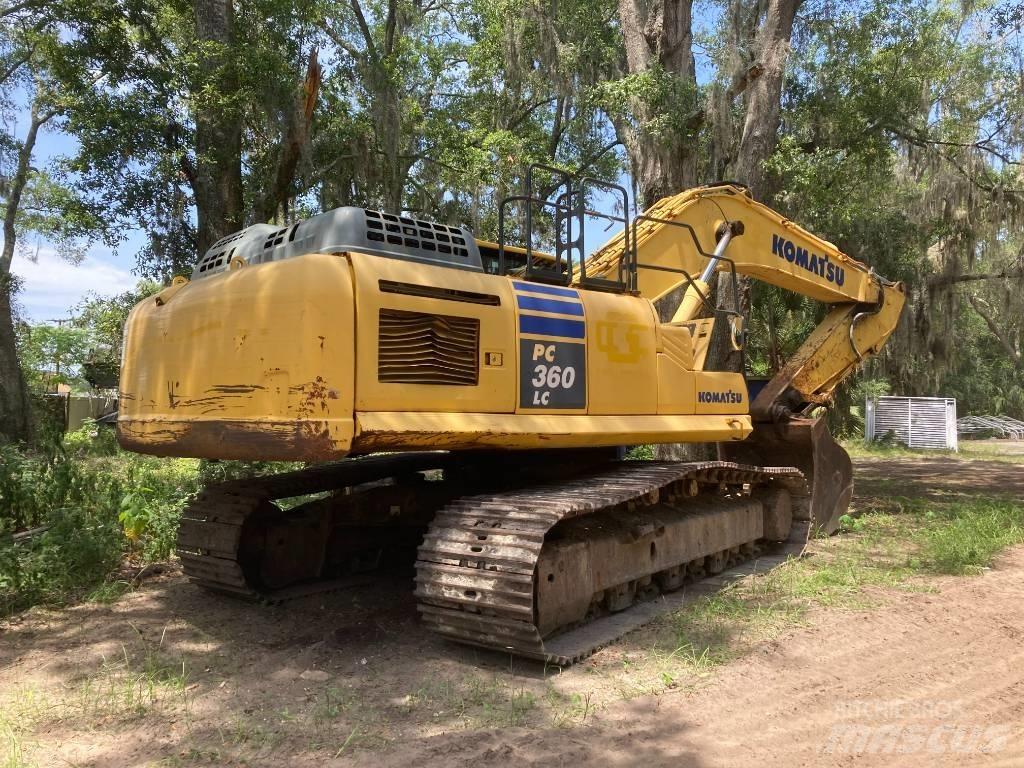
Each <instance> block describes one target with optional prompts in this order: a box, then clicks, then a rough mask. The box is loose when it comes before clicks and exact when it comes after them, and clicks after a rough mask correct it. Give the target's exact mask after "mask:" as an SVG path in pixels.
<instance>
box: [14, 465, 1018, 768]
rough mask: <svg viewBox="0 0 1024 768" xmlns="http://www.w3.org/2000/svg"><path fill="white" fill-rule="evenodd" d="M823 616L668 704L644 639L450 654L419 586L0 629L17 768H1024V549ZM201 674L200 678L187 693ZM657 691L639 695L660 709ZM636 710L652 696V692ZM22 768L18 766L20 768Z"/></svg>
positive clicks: (991, 468) (898, 470) (123, 602)
mask: <svg viewBox="0 0 1024 768" xmlns="http://www.w3.org/2000/svg"><path fill="white" fill-rule="evenodd" d="M858 476H860V477H862V478H864V479H865V480H867V482H866V483H864V484H863V486H864V488H865V492H866V493H868V492H871V493H876V494H877V493H885V492H889V484H895V485H896V486H898V488H899V492H900V493H901V494H903V495H917V494H931V493H942V494H950V493H953V494H955V493H970V492H972V491H976V490H977V489H978V488H980V487H987V488H998V489H1000V490H1001V491H1004V492H1006V493H1009V494H1013V495H1018V496H1024V466H1015V465H1011V464H996V463H989V462H973V461H972V462H960V461H958V460H956V459H930V460H920V461H898V462H897V461H878V460H874V461H863V462H858ZM931 586H932V587H934V588H933V589H930V590H923V591H914V592H907V591H897V590H881V591H880V594H879V595H878V597H879V601H878V602H879V607H876V608H873V609H872V610H866V611H849V610H844V611H836V610H826V609H816V610H814V611H812V613H811V614H810V616H808V617H806V618H805V620H804V621H803V622H802V623H801V625H799V626H795V627H793V628H792V629H790V630H788V631H786V632H785V633H783V635H782V636H780V637H776V638H775V639H773V640H771V641H767V642H764V643H762V644H761V645H759V646H758V647H757V649H756V650H755V651H754V652H753V653H752V654H750V655H748V656H746V657H744V658H742V659H740V660H738V661H733V662H731V663H728V664H726V665H724V666H721V667H718V668H716V669H714V670H712V671H710V672H706V671H705V672H702V671H700V670H699V669H698V670H696V671H694V672H693V673H692V675H691V676H690V677H687V678H686V679H682V680H680V681H679V683H678V684H675V683H673V684H672V686H671V687H668V688H666V687H665V685H663V684H656V685H655V684H652V685H650V686H649V688H648V687H647V686H646V683H645V682H644V680H645V676H646V677H649V676H651V675H652V674H653V675H655V676H657V675H659V674H664V672H663V670H664V669H665V667H662V666H652V665H651V664H650V662H649V661H645V660H648V659H649V657H650V647H649V646H647V645H646V644H645V643H646V642H647V641H646V640H645V639H644V637H643V633H635V634H634V635H631V636H628V637H626V638H624V639H623V640H622V641H621V642H620V643H618V644H617V645H616V646H614V647H612V648H609V649H605V650H603V651H601V652H600V653H598V654H597V655H596V656H595V657H594V658H593V659H591V660H589V661H588V662H586V663H584V664H580V665H577V666H576V667H574V668H572V669H569V670H565V671H562V672H561V673H559V672H558V671H557V670H545V669H543V668H542V667H540V666H539V665H534V664H528V663H522V662H516V661H510V660H509V659H508V657H503V656H501V655H498V654H488V653H482V652H477V651H474V650H471V649H464V648H461V647H458V646H455V645H451V644H448V643H445V642H442V641H440V640H437V639H435V638H433V637H431V636H429V635H428V634H426V633H425V632H424V631H422V630H421V629H420V627H419V625H418V623H417V620H416V614H415V609H414V605H413V601H412V598H411V594H410V592H409V586H408V581H407V580H406V579H405V578H404V577H401V576H399V575H395V576H394V577H392V578H389V579H387V580H384V581H383V582H380V583H376V584H373V585H367V586H366V587H362V588H357V589H353V590H350V591H347V592H344V593H337V594H333V595H328V596H322V597H319V598H311V599H306V600H303V601H299V602H295V603H291V604H289V605H287V606H282V607H275V608H259V607H255V606H250V605H245V604H239V603H236V602H233V601H230V600H226V599H222V598H218V597H215V596H211V595H207V594H204V593H201V592H200V591H199V590H197V589H196V588H194V587H193V586H192V585H190V584H189V583H187V582H186V581H185V580H184V579H183V578H182V577H181V575H180V574H179V573H178V572H177V571H176V570H175V569H173V568H171V569H168V570H167V571H166V572H164V573H161V574H157V575H155V576H154V577H153V578H152V579H148V580H146V581H145V582H143V584H142V586H141V587H140V588H139V589H138V590H136V591H135V592H132V593H131V594H128V595H125V596H124V597H122V598H121V599H120V600H118V601H117V602H115V603H113V604H111V605H97V604H89V605H81V606H77V607H74V608H71V609H67V610H63V611H45V610H33V611H30V612H28V613H27V614H24V615H22V616H20V617H18V618H17V619H16V620H13V621H11V622H8V623H6V624H3V625H0V706H2V707H3V709H2V710H0V756H2V755H3V751H4V750H5V749H6V750H7V751H8V752H9V753H10V756H9V757H8V760H9V763H8V764H13V765H19V764H20V763H18V762H17V759H21V760H23V761H24V763H26V764H38V765H75V766H146V765H165V766H172V765H243V764H247V765H254V766H313V765H318V766H319V765H339V766H342V765H367V766H369V765H383V766H403V768H404V766H420V765H438V766H442V765H443V766H448V765H469V764H473V765H478V766H479V765H482V766H501V765H517V766H524V765H538V766H540V765H543V766H548V765H566V766H568V765H608V766H627V765H629V766H632V765H638V764H644V765H646V766H661V765H665V766H668V765H672V766H709V767H710V766H746V765H757V766H774V765H780V766H782V765H786V766H797V765H837V766H849V765H858V766H859V765H869V766H875V765H877V766H883V765H884V766H889V765H929V766H930V765H950V766H952V765H958V766H959V765H1007V766H1009V765H1021V764H1024V644H1022V639H1024V612H1022V611H1021V610H1020V608H1021V606H1022V605H1024V549H1018V550H1014V551H1011V552H1008V553H1007V554H1006V555H1004V556H1003V557H1002V558H1001V559H1000V560H999V561H998V563H997V565H996V567H994V568H993V569H991V570H990V571H987V572H986V573H985V574H984V575H982V576H979V577H973V578H962V579H955V578H947V579H936V580H934V581H933V582H931ZM182 670H184V674H182ZM648 689H649V690H651V691H656V692H657V694H656V695H653V694H648V695H643V694H644V691H645V690H648ZM638 694H640V695H638ZM12 757H13V758H15V759H11V758H12Z"/></svg>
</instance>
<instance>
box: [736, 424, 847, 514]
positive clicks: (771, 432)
mask: <svg viewBox="0 0 1024 768" xmlns="http://www.w3.org/2000/svg"><path fill="white" fill-rule="evenodd" d="M719 454H720V455H721V457H722V459H724V460H727V461H736V462H740V463H743V464H754V465H756V466H761V467H769V466H770V467H796V468H797V469H799V470H800V471H801V472H803V474H804V477H805V478H806V479H807V485H808V488H809V490H810V492H811V497H810V498H811V503H810V510H809V514H810V520H811V524H812V528H813V529H814V531H816V532H817V533H820V534H832V533H835V532H836V530H838V528H839V518H840V517H842V516H843V514H844V513H845V512H846V510H847V508H848V507H849V506H850V499H851V498H852V497H853V462H851V461H850V455H849V454H848V453H847V452H846V451H845V450H844V449H843V447H842V446H841V445H839V444H838V443H837V442H836V441H835V439H834V438H833V437H832V434H831V433H830V432H829V431H828V426H827V425H826V424H825V420H824V419H806V418H793V419H791V420H789V421H786V422H782V423H778V424H772V423H756V422H755V424H754V432H753V433H752V434H751V435H750V436H749V437H748V438H747V439H746V440H744V441H743V442H739V443H719ZM805 514H806V513H805ZM794 516H797V517H799V511H798V510H794Z"/></svg>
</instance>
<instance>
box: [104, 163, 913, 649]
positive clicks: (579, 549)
mask: <svg viewBox="0 0 1024 768" xmlns="http://www.w3.org/2000/svg"><path fill="white" fill-rule="evenodd" d="M542 186H544V187H545V190H547V191H545V190H541V189H540V188H541V187H542ZM552 189H553V190H554V191H551V190H552ZM539 190H540V191H539ZM595 195H605V196H609V195H611V196H613V197H615V198H616V199H617V200H618V205H617V207H616V210H618V211H628V210H629V201H628V196H627V194H626V191H625V190H624V189H622V188H621V187H619V186H616V185H612V184H604V183H602V182H598V181H595V180H591V179H573V178H570V177H568V176H566V175H565V174H563V173H562V172H561V171H558V170H557V169H552V168H545V167H542V166H538V167H533V168H531V169H530V172H529V174H528V176H527V183H526V192H525V193H524V194H523V195H518V196H516V197H512V198H508V199H506V200H505V201H503V202H502V204H501V206H500V213H499V238H498V242H497V243H491V242H486V241H483V240H477V239H475V238H474V237H473V236H472V234H471V233H470V232H469V231H467V230H466V229H464V228H461V227H456V226H450V225H448V224H441V223H437V222H430V221H425V220H421V219H417V218H414V217H411V216H404V215H398V214H391V213H386V212H381V211H374V210H367V209H363V208H356V207H345V208H339V209H336V210H332V211H328V212H326V213H323V214H320V215H318V216H314V217H312V218H310V219H306V220H304V221H300V222H296V223H293V224H289V225H287V226H273V225H268V224H257V225H254V226H250V227H248V228H246V229H244V230H242V231H241V232H238V233H236V234H233V235H231V236H229V237H226V238H224V239H222V240H221V241H219V242H217V243H216V244H214V245H213V247H211V248H210V249H209V250H208V251H207V253H206V254H204V255H203V257H202V258H201V259H200V261H199V263H198V264H197V265H196V266H195V269H194V271H193V273H192V275H191V278H190V279H185V278H176V279H175V280H174V281H173V283H172V284H171V285H170V286H169V287H167V288H165V289H164V290H163V291H162V292H160V293H159V294H157V295H156V296H155V297H152V298H149V299H146V300H145V301H143V302H142V303H141V304H139V305H138V306H137V307H135V308H134V309H133V310H132V312H131V314H130V316H129V318H128V322H127V324H126V328H125V344H124V358H123V364H122V369H121V380H120V410H119V415H118V422H117V427H118V437H119V440H120V443H121V445H122V446H124V447H125V448H127V449H130V450H133V451H138V452H142V453H149V454H155V455H160V456H190V457H201V458H207V459H246V460H261V461H266V460H279V461H293V462H307V463H308V464H307V466H306V467H305V468H304V469H298V470H294V471H289V472H284V473H281V474H277V475H271V476H267V477H258V478H253V479H248V480H233V481H227V482H221V483H218V484H212V485H209V486H207V487H206V488H204V489H203V490H202V491H201V492H200V493H199V494H198V495H197V497H196V498H195V500H194V501H193V502H192V503H191V504H190V506H189V507H188V508H187V509H186V510H185V512H184V513H183V517H182V521H181V528H180V533H179V538H178V553H179V555H180V558H181V562H182V564H183V568H184V571H185V573H186V574H187V575H188V576H189V577H191V578H192V579H193V580H194V581H195V582H197V583H198V584H199V585H201V586H203V587H206V588H208V589H211V590H215V591H218V592H221V593H226V594H229V595H234V596H238V597H242V598H250V599H255V600H264V601H280V600H287V599H290V598H294V597H298V596H301V595H307V594H310V593H312V592H316V591H319V590H325V589H336V588H340V587H342V586H344V585H345V584H348V583H351V581H352V579H353V578H354V577H355V575H358V574H365V573H366V572H368V571H372V570H373V569H374V568H377V567H381V565H382V564H384V563H387V562H388V561H389V559H394V558H399V557H401V553H402V552H411V551H415V552H416V566H415V567H416V575H415V593H416V597H417V600H418V606H419V610H420V613H421V616H422V619H423V621H424V622H425V624H426V625H427V626H428V627H429V628H430V629H432V630H434V631H436V632H438V633H440V634H442V635H443V636H445V637H448V638H451V639H453V640H457V641H460V642H464V643H470V644H473V645H477V646H483V647H486V648H493V649H498V650H501V651H508V652H512V653H514V654H517V655H521V656H526V657H530V658H536V659H541V660H545V661H549V662H554V663H558V664H567V663H572V662H573V661H575V660H578V659H580V658H583V657H585V656H586V655H588V654H589V653H591V652H593V651H594V650H595V649H596V648H598V647H600V646H602V645H603V644H605V643H607V642H609V641H611V640H613V639H614V638H615V637H617V636H619V635H621V634H622V633H623V632H625V631H628V630H629V629H630V628H632V627H634V626H636V625H637V623H638V622H642V621H643V620H645V619H646V618H649V617H650V616H651V615H652V611H656V610H657V608H656V606H659V605H670V604H671V601H670V600H658V601H655V600H652V599H651V598H653V597H656V596H658V595H660V594H663V595H669V596H670V595H672V594H673V593H675V594H676V595H678V594H679V593H678V592H677V590H679V589H680V587H682V586H684V585H685V584H687V583H693V582H699V581H701V580H703V579H708V578H711V577H713V576H714V575H716V574H719V575H720V574H722V573H723V572H725V571H729V570H730V569H735V568H738V567H744V566H743V565H742V564H744V562H745V561H746V562H747V563H748V564H749V562H750V561H753V560H755V559H758V558H761V559H764V558H768V557H769V556H771V555H772V554H773V553H775V554H776V555H777V554H778V553H779V552H783V553H785V552H790V553H792V552H799V551H801V550H802V549H803V546H804V543H805V541H806V539H807V537H808V536H809V535H810V534H811V532H813V531H815V530H817V531H821V532H825V533H831V532H834V531H835V529H836V527H837V525H838V518H839V517H840V515H842V514H843V512H844V511H845V510H846V508H847V505H848V503H849V501H850V496H851V493H852V487H853V486H852V467H851V463H850V460H849V457H848V456H847V455H846V452H845V451H843V450H842V448H840V447H839V446H838V445H837V444H836V443H835V442H834V441H833V440H832V438H831V436H830V435H829V433H828V431H827V429H826V428H825V425H824V422H823V421H822V420H820V419H813V418H810V417H809V416H808V415H807V414H809V413H811V411H812V410H813V409H815V408H817V407H818V406H822V405H827V404H828V403H829V401H830V397H831V394H832V392H833V390H834V388H835V387H836V385H837V384H838V383H839V382H841V381H842V380H843V379H844V378H845V377H846V376H848V375H849V374H850V373H851V372H852V371H854V369H855V368H856V366H857V365H858V364H859V363H860V362H861V361H862V360H864V359H865V358H866V357H867V356H869V355H872V354H874V353H876V352H878V350H879V349H880V348H881V346H882V344H883V343H884V342H885V340H886V338H887V337H888V336H889V335H890V334H891V333H892V331H893V329H894V328H895V326H896V323H897V321H898V318H899V315H900V312H901V310H902V307H903V304H904V290H903V286H902V285H901V284H899V283H892V282H889V281H886V280H885V279H883V278H882V277H880V276H879V275H877V274H876V273H875V272H874V271H873V270H872V269H870V268H869V267H867V266H865V265H864V264H861V263H859V262H857V261H855V260H853V259H852V258H850V257H849V256H847V255H845V254H844V253H842V252H841V251H840V250H839V249H838V248H837V247H836V246H835V245H833V244H831V243H829V242H827V241H825V240H822V239H820V238H818V237H816V236H814V235H813V234H811V233H810V232H808V231H806V230H804V229H803V228H801V227H800V226H798V225H796V224H795V223H793V222H791V221H789V220H787V219H785V218H784V217H782V216H780V215H779V214H777V213H776V212H774V211H772V210H771V209H769V208H767V207H766V206H764V205H762V204H760V203H758V202H756V201H754V200H753V199H751V197H750V195H749V194H748V193H747V191H746V190H745V189H744V188H743V187H741V186H740V185H737V184H734V183H721V184H716V185H710V186H705V187H700V188H697V189H692V190H689V191H686V192H682V193H680V194H677V195H675V196H672V197H668V198H665V199H663V200H661V201H660V202H658V203H657V204H656V205H654V206H653V207H651V208H650V209H648V210H647V211H646V212H645V213H643V214H642V215H638V216H635V217H629V216H628V215H627V214H621V215H618V214H613V215H607V216H606V218H609V219H611V220H613V221H614V222H617V223H618V224H619V225H621V232H620V233H619V234H618V235H617V236H616V237H615V238H613V239H612V240H611V241H610V242H608V243H607V244H606V245H604V246H603V247H601V248H599V249H597V250H596V251H594V252H593V253H590V254H589V255H588V253H587V247H586V244H585V242H584V238H585V234H586V232H587V231H588V229H591V228H589V227H587V226H585V221H586V220H588V218H589V217H596V216H602V215H603V214H600V213H598V212H595V211H591V210H588V209H587V207H586V206H587V200H591V199H594V197H595ZM512 214H515V215H514V216H513V215H512ZM512 230H515V233H516V234H517V239H518V240H519V241H520V243H521V244H520V245H518V246H512V245H509V244H507V243H506V242H505V241H506V240H507V239H510V237H509V233H510V232H511V231H512ZM720 272H725V273H726V274H727V275H729V276H731V277H732V278H733V280H732V281H731V282H732V285H733V287H734V289H735V285H736V281H735V277H736V276H738V275H749V276H752V277H753V278H756V279H759V280H763V281H765V282H766V283H770V284H772V285H775V286H780V287H781V288H784V289H788V290H792V291H795V292H797V293H800V294H803V295H805V296H809V297H811V298H813V299H816V300H818V301H821V302H823V303H824V304H826V305H827V307H828V311H827V314H826V315H825V317H824V320H823V321H822V322H821V324H820V325H819V326H818V327H817V328H816V329H815V330H814V331H813V332H812V333H811V334H810V336H809V337H808V338H807V340H806V341H805V343H804V344H803V346H802V347H801V348H800V349H799V351H798V352H797V353H796V354H795V355H794V356H793V358H792V359H791V360H789V361H788V362H787V364H786V365H785V366H784V367H783V368H782V369H781V370H779V371H778V372H777V373H776V374H775V375H774V377H773V378H772V379H771V380H770V381H767V382H754V381H748V380H747V378H746V377H745V375H744V374H743V373H736V372H731V371H716V370H707V366H706V361H707V360H708V358H709V354H708V353H709V349H710V348H711V346H712V344H713V343H714V344H727V345H729V346H728V347H725V348H726V349H729V348H731V349H733V350H736V351H737V352H738V353H739V354H742V350H743V347H744V341H745V335H746V334H745V330H744V327H743V317H742V315H741V314H740V313H738V312H723V311H720V310H716V309H715V306H714V305H713V304H712V303H711V302H710V300H709V295H710V292H709V287H708V286H709V284H710V282H711V281H712V279H713V278H717V275H718V273H720ZM726 282H729V281H726ZM673 297H675V298H674V300H673ZM671 304H677V307H672V306H668V309H666V305H671ZM673 310H674V314H673ZM663 317H670V319H668V320H667V321H663V320H662V318H663ZM654 443H717V444H718V448H719V454H718V459H717V460H714V461H699V462H662V461H636V460H628V459H627V458H626V457H625V452H624V449H623V446H635V445H643V444H654ZM410 559H411V557H410ZM720 577H721V576H719V578H720ZM362 578H364V579H365V578H366V577H365V575H363V576H362ZM652 606H654V607H652Z"/></svg>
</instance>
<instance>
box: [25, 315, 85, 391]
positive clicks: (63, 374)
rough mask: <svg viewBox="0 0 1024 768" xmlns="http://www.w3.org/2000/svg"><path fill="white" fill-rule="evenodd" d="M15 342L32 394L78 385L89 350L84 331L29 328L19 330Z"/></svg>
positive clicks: (63, 327) (39, 326) (53, 327)
mask: <svg viewBox="0 0 1024 768" xmlns="http://www.w3.org/2000/svg"><path fill="white" fill-rule="evenodd" d="M19 341H20V344H19V348H18V357H19V359H20V360H21V365H22V370H24V371H25V378H26V380H27V382H28V384H29V387H30V388H31V389H33V390H34V391H55V389H56V386H57V384H75V383H80V382H81V379H80V378H79V375H80V373H81V367H82V363H83V362H85V360H86V357H87V356H88V354H89V349H90V347H91V340H90V338H89V333H88V331H86V330H84V329H82V328H75V327H73V326H70V325H33V326H29V327H26V328H24V329H23V330H22V332H21V334H20V338H19Z"/></svg>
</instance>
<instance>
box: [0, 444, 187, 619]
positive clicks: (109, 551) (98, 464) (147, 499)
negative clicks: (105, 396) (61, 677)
mask: <svg viewBox="0 0 1024 768" xmlns="http://www.w3.org/2000/svg"><path fill="white" fill-rule="evenodd" d="M83 432H84V430H83ZM72 442H73V443H74V444H75V445H73V446H72V448H71V449H70V450H68V451H67V452H65V453H59V454H57V455H55V456H54V457H51V458H47V457H45V456H41V455H37V454H30V453H25V452H22V451H19V450H16V449H14V448H12V447H10V446H0V615H3V614H7V613H10V612H12V611H17V610H21V609H23V608H26V607H28V606H31V605H35V604H38V603H51V604H59V603H63V602H66V601H69V600H75V599H79V598H81V597H83V596H86V595H88V594H90V593H92V592H93V590H95V589H97V588H98V587H100V586H101V585H103V584H105V583H106V580H107V579H108V576H109V574H110V573H111V572H112V571H113V570H114V569H115V568H116V567H117V566H118V564H119V563H121V561H122V558H123V557H124V556H125V554H126V553H130V554H131V556H132V557H133V558H136V559H138V560H139V561H141V562H143V563H144V562H152V561H156V560H162V559H166V558H167V557H169V556H170V555H171V553H172V552H173V550H174V540H175V537H176V535H177V526H178V520H179V518H180V515H181V510H182V508H183V506H184V505H185V503H186V502H187V500H188V498H189V497H190V496H191V494H192V493H194V492H195V490H196V489H197V488H198V480H197V477H198V462H196V461H193V460H187V459H179V460H163V459H156V458H151V457H143V456H136V455H133V454H128V453H117V454H116V455H104V454H107V451H106V449H105V448H100V449H96V447H95V446H91V447H83V446H82V443H83V440H82V435H81V433H79V434H77V435H75V436H74V438H73V441H72ZM35 528H42V529H43V530H39V531H36V532H35V533H34V535H31V536H29V537H27V538H24V537H22V538H19V539H18V540H13V539H12V538H11V537H10V534H12V533H14V532H18V531H23V530H25V529H35ZM108 591H109V590H108Z"/></svg>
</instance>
